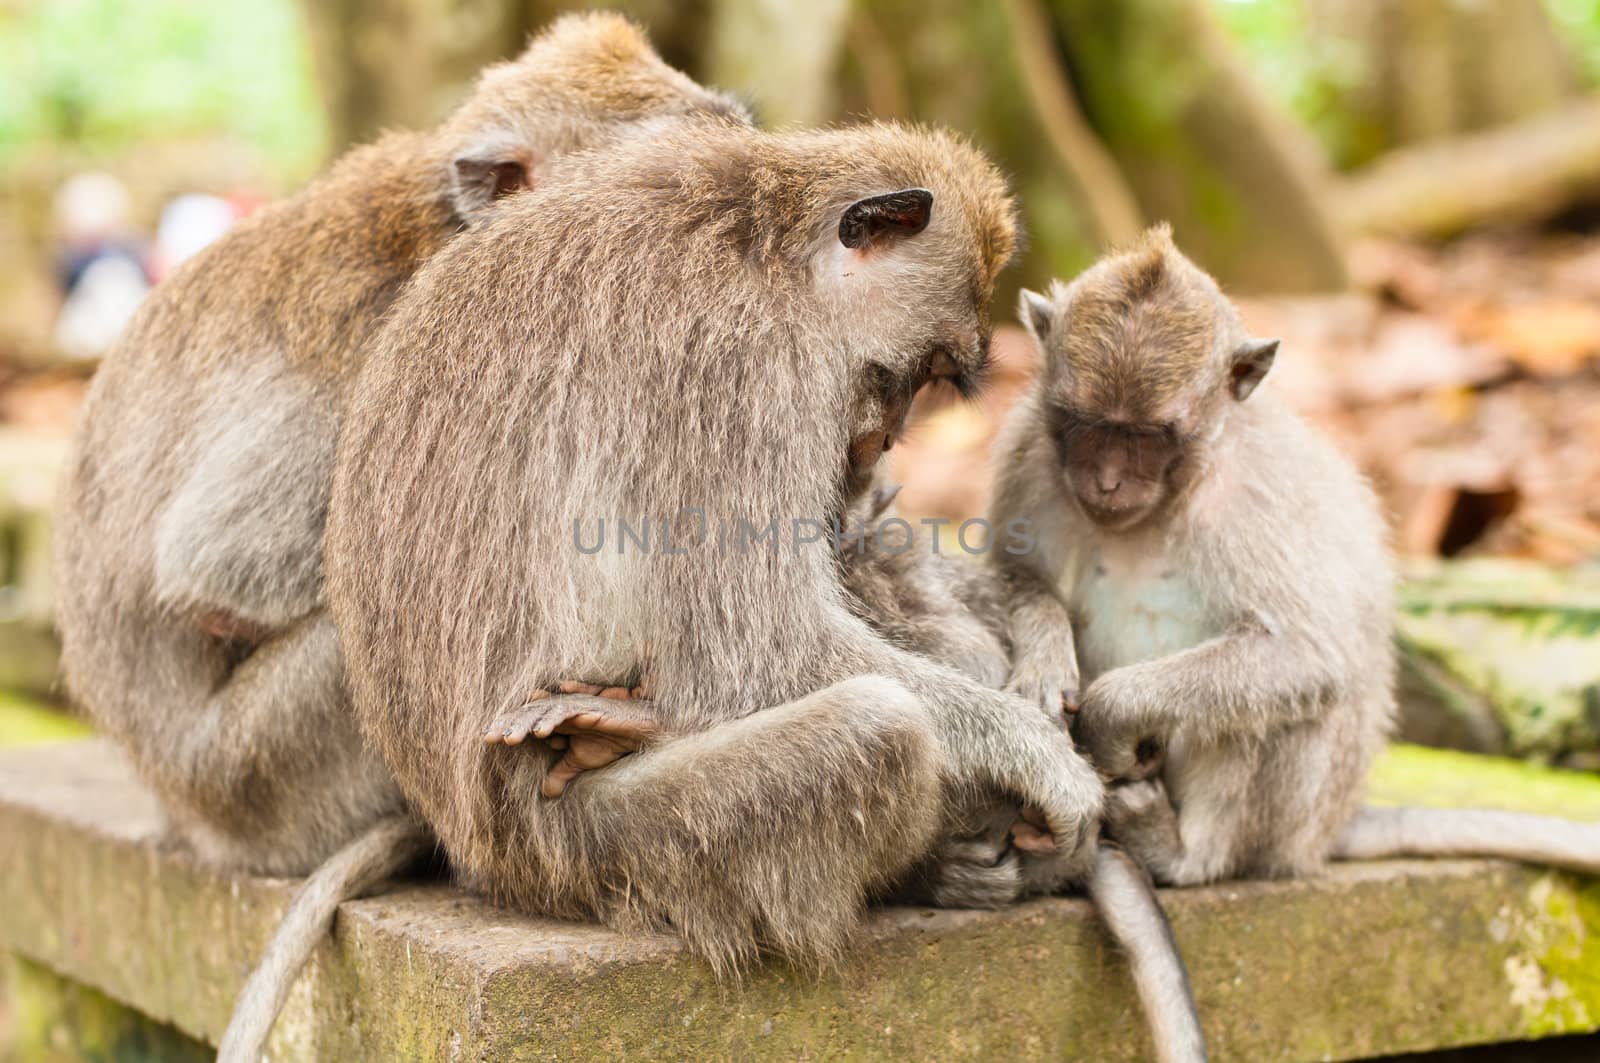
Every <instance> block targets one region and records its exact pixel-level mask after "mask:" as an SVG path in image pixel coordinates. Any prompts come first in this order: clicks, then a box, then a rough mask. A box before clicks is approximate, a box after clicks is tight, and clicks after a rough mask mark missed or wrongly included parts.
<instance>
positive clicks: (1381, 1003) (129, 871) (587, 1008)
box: [0, 741, 1600, 1060]
mask: <svg viewBox="0 0 1600 1063" xmlns="http://www.w3.org/2000/svg"><path fill="white" fill-rule="evenodd" d="M158 830H159V819H158V816H157V811H156V807H155V803H154V801H153V799H152V798H151V797H150V796H149V795H148V794H146V793H145V792H144V791H143V790H142V789H140V787H139V786H138V785H137V784H136V783H135V782H134V781H133V780H132V777H131V774H130V772H129V770H128V768H127V767H126V766H125V765H124V764H123V763H122V761H121V760H120V758H119V757H118V756H117V755H116V754H115V753H114V752H113V751H112V750H111V749H110V748H108V747H107V746H106V745H104V744H103V743H100V742H95V741H89V742H77V743H71V744H65V745H58V746H50V747H42V748H35V749H29V750H13V751H8V752H5V753H0V853H4V858H3V862H0V949H3V950H7V951H11V952H14V953H16V954H18V955H19V956H21V957H23V958H25V959H26V960H29V961H32V962H33V963H37V964H39V965H42V966H44V967H47V968H49V969H50V970H52V971H55V972H57V973H59V974H60V975H62V976H63V977H65V978H66V979H69V980H71V981H73V982H78V983H81V984H83V985H86V986H89V987H91V988H93V989H95V990H98V991H100V992H102V993H104V994H105V995H106V996H107V997H109V998H111V999H112V1000H114V1001H117V1002H120V1003H123V1004H126V1005H128V1006H130V1007H132V1008H134V1009H136V1010H137V1011H139V1012H141V1013H143V1014H145V1015H147V1016H150V1017H151V1018H153V1019H156V1020H158V1021H161V1022H167V1023H171V1024H172V1025H174V1026H176V1027H177V1028H178V1029H179V1030H182V1031H184V1032H186V1033H188V1034H190V1035H193V1036H195V1037H197V1038H200V1039H202V1040H205V1041H209V1042H211V1043H215V1040H216V1038H217V1036H218V1034H219V1033H220V1031H221V1030H222V1028H223V1025H224V1023H225V1021H226V1018H227V1015H228V1010H229V1007H230V1004H231V1001H232V999H233V995H234V993H235V992H236V991H237V990H238V987H239V985H240V983H241V982H242V981H243V979H244V977H245V975H246V973H247V972H248V970H249V967H250V964H251V961H252V958H253V957H254V956H255V954H256V952H257V950H258V949H259V948H260V946H261V944H262V942H263V941H264V940H265V939H266V937H267V935H268V933H269V932H270V930H271V927H272V925H273V923H274V921H275V920H276V918H277V916H278V914H279V912H280V911H281V910H282V907H283V905H284V904H285V902H286V900H287V898H288V897H289V895H290V892H291V889H292V886H293V884H292V883H286V882H277V881H267V880H256V879H230V878H227V877H223V876H218V875H215V874H212V873H210V872H208V871H206V870H204V869H202V868H200V867H198V866H196V865H195V864H194V863H192V862H191V861H190V860H188V859H187V858H185V857H183V856H182V855H180V854H176V853H171V852H164V851H162V850H161V849H160V848H159V847H158V845H157V844H156V841H155V839H156V836H157V832H158ZM1165 900H1166V903H1167V905H1168V907H1169V910H1170V911H1171V914H1172V919H1173V923H1174V925H1175V928H1176V931H1177V935H1178V939H1179V942H1180V944H1181V946H1182V948H1183V950H1184V952H1185V955H1186V956H1187V959H1188V963H1189V969H1190V971H1191V973H1192V975H1193V977H1194V981H1195V989H1196V994H1197V997H1198V999H1199V1003H1200V1008H1201V1011H1202V1014H1203V1017H1204V1019H1205V1024H1206V1031H1207V1034H1208V1035H1209V1036H1210V1038H1211V1043H1212V1047H1213V1058H1215V1059H1218V1060H1235V1059H1251V1060H1256V1059H1259V1060H1309V1059H1348V1058H1359V1057H1364V1056H1371V1055H1378V1054H1387V1053H1395V1052H1404V1051H1417V1050H1422V1049H1428V1048H1437V1047H1444V1046H1451V1045H1460V1044H1471V1043H1480V1042H1491V1041H1503V1040H1513V1039H1522V1038H1527V1037H1536V1036H1544V1035H1549V1034H1555V1033H1565V1032H1579V1031H1589V1030H1594V1029H1596V1028H1600V882H1595V881H1587V882H1586V881H1583V880H1574V879H1572V878H1569V877H1567V876H1563V875H1558V874H1551V873H1547V872H1542V871H1538V870H1532V869H1527V868H1520V867H1516V866H1513V865H1507V864H1500V863H1494V862H1484V861H1451V862H1437V863H1428V862H1397V863H1391V864H1353V865H1344V866H1340V867H1338V868H1336V869H1335V870H1334V871H1332V872H1330V873H1329V874H1328V875H1326V876H1325V877H1322V878H1320V879H1317V880H1314V881H1309V882H1298V883H1246V884H1234V885H1228V886H1223V887H1217V888H1209V889H1196V890H1183V891H1170V892H1168V893H1167V894H1166V897H1165ZM276 1047H277V1051H276V1052H275V1053H274V1058H281V1059H390V1058H404V1059H427V1060H434V1059H438V1060H468V1059H470V1060H480V1059H496V1060H498V1059H556V1058H560V1059H566V1060H571V1059H602V1058H604V1059H614V1058H616V1057H619V1056H630V1057H634V1056H637V1057H665V1058H685V1057H692V1058H704V1059H724V1058H725V1059H734V1058H749V1057H752V1056H756V1055H760V1056H770V1057H777V1058H797V1057H806V1058H817V1057H835V1056H849V1057H857V1058H860V1057H881V1058H905V1059H933V1058H938V1059H956V1058H969V1057H990V1058H1019V1057H1047V1058H1053V1059H1062V1058H1082V1059H1096V1060H1135V1059H1141V1058H1145V1057H1146V1056H1147V1052H1148V1046H1147V1042H1146V1040H1145V1037H1144V1034H1143V1031H1142V1022H1141V1018H1140V1015H1139V1012H1138V1008H1137V1006H1136V1004H1135V1001H1134V999H1133V994H1132V988H1131V985H1130V983H1129V980H1128V975H1127V971H1126V968H1125V965H1124V964H1123V962H1122V961H1121V959H1120V957H1119V956H1118V955H1117V954H1116V953H1115V952H1114V950H1113V949H1112V947H1111V946H1110V944H1109V942H1108V941H1107V940H1106V938H1105V936H1104V934H1103V933H1102V931H1101V929H1100V927H1099V925H1098V923H1097V921H1096V919H1095V917H1094V915H1093V912H1092V911H1091V910H1090V908H1089V907H1088V905H1087V904H1086V903H1085V902H1083V901H1079V900H1070V899H1059V900H1058V899H1048V900H1041V901H1036V902H1032V903H1029V904H1025V905H1022V906H1019V907H1017V908H1015V909H1012V910H1009V911H1005V912H997V913H976V912H956V911H932V910H920V909H896V910H889V911H884V912H880V913H876V914H875V915H873V916H872V917H871V918H870V919H869V920H868V923H867V926H866V928H865V930H864V932H863V940H862V942H861V945H860V947H859V948H858V949H857V950H856V955H855V958H854V959H853V960H852V962H851V965H850V966H849V967H848V969H846V970H843V971H840V972H838V973H837V974H836V975H834V976H831V977H829V978H826V979H822V980H817V979H811V978H807V977H804V976H801V975H797V974H795V973H794V972H792V971H787V970H781V969H774V968H768V969H764V970H761V971H758V972H756V973H755V974H754V975H753V976H751V977H750V978H749V979H748V980H746V981H745V982H744V983H742V984H740V985H737V986H729V985H719V984H717V983H716V982H715V981H714V980H713V979H712V978H711V977H710V975H709V973H708V972H707V971H706V969H705V968H704V967H703V966H702V965H701V964H700V963H698V962H697V961H695V960H694V959H692V958H691V957H689V956H687V955H686V954H685V953H684V952H683V951H682V950H681V949H680V948H679V947H678V946H677V945H676V943H675V942H674V941H673V940H671V939H670V938H661V937H647V938H631V939H625V938H623V937H620V936H618V935H616V934H613V933H610V932H608V931H605V930H601V929H599V928H596V927H590V926H582V925H574V924H570V923H561V922H554V921H550V920H540V919H530V918H524V917H520V916H516V915H512V914H509V913H506V912H502V911H498V910H496V909H494V908H491V907H489V906H488V905H486V904H484V903H482V902H480V901H478V900H476V899H475V898H472V897H469V896H466V895H464V894H461V893H459V892H457V891H455V890H452V889H450V888H448V887H446V886H443V885H438V884H406V885H403V886H401V887H398V888H397V889H396V890H395V891H394V892H392V893H389V894H386V895H384V896H382V897H378V898H373V899H369V900H364V901H359V902H354V903H351V904H347V905H346V906H345V907H344V908H343V909H341V911H340V915H339V919H338V925H337V928H336V932H335V935H334V939H333V940H332V941H330V942H329V944H328V945H326V946H325V947H323V948H322V949H321V950H320V951H319V954H318V956H317V958H316V961H315V964H314V968H313V970H312V971H311V972H310V976H309V977H307V978H305V979H303V980H302V984H301V986H300V987H299V989H298V990H297V991H296V993H295V995H294V997H293V998H292V1000H291V1003H290V1007H289V1009H288V1011H287V1013H286V1014H285V1016H284V1019H283V1020H282V1021H281V1022H280V1024H279V1030H278V1034H277V1040H276Z"/></svg>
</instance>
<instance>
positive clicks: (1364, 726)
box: [993, 228, 1600, 885]
mask: <svg viewBox="0 0 1600 1063" xmlns="http://www.w3.org/2000/svg"><path fill="white" fill-rule="evenodd" d="M1022 316H1023V319H1024V323H1025V325H1026V326H1027V328H1028V330H1029V331H1030V332H1031V333H1032V334H1033V337H1034V339H1035V340H1036V341H1037V343H1038V344H1039V346H1040V348H1041V350H1042V352H1043V354H1044V364H1043V369H1042V372H1041V374H1040V376H1039V379H1038V381H1037V382H1036V383H1035V385H1034V386H1033V388H1032V389H1031V391H1030V392H1029V393H1028V395H1027V396H1026V397H1025V398H1024V399H1023V400H1022V401H1021V402H1020V403H1019V404H1018V406H1017V408H1016V409H1015V410H1014V411H1013V413H1012V415H1011V418H1010V420H1009V422H1008V424H1007V426H1006V430H1005V431H1004V432H1003V433H1002V436H1001V440H1000V443H999V445H998V446H999V449H998V450H997V454H998V457H999V461H1000V467H999V481H998V490H997V496H996V503H995V513H994V514H993V518H994V520H995V521H996V522H997V523H999V522H1004V521H1008V520H1013V519H1028V520H1031V522H1032V531H1033V534H1034V537H1035V541H1036V544H1037V548H1036V549H1035V550H1034V551H1032V552H1031V553H1022V554H1007V553H999V554H997V555H996V557H997V559H998V560H999V561H1000V562H1001V565H1002V568H1003V570H1004V575H1005V577H1006V578H1007V580H1008V581H1009V585H1010V593H1011V599H1010V607H1011V627H1010V634H1011V638H1012V641H1013V645H1014V654H1015V664H1014V666H1013V671H1012V675H1011V679H1010V681H1009V682H1010V685H1011V687H1012V688H1013V689H1016V690H1018V691H1021V692H1023V693H1024V694H1026V695H1027V696H1028V697H1030V698H1031V699H1032V700H1034V701H1035V702H1036V703H1037V704H1038V705H1039V706H1040V707H1041V708H1042V709H1043V710H1044V711H1045V713H1046V714H1048V715H1049V716H1051V717H1052V718H1058V719H1059V718H1061V714H1062V712H1063V710H1064V709H1065V710H1066V711H1067V713H1068V715H1070V716H1071V723H1072V730H1073V733H1074V734H1075V736H1076V737H1077V739H1078V741H1079V743H1080V745H1081V746H1082V747H1083V748H1085V749H1086V750H1087V752H1088V753H1089V754H1090V757H1091V759H1092V760H1093V762H1094V764H1095V766H1096V767H1097V768H1098V769H1099V770H1100V771H1101V773H1102V775H1103V776H1104V777H1105V778H1108V779H1111V780H1120V781H1121V782H1122V785H1118V786H1115V787H1113V788H1112V789H1111V790H1110V791H1109V792H1108V795H1107V799H1106V821H1107V824H1108V827H1109V830H1110V833H1111V834H1112V836H1113V837H1115V838H1116V839H1117V840H1118V842H1120V843H1121V844H1122V845H1123V846H1124V847H1126V849H1127V850H1128V852H1129V853H1130V854H1131V855H1133V856H1134V857H1135V858H1136V859H1137V860H1139V862H1140V863H1142V864H1143V865H1144V866H1145V867H1146V868H1147V869H1148V870H1149V871H1150V872H1151V873H1152V874H1153V875H1154V876H1155V878H1156V879H1157V881H1160V882H1164V883H1171V884H1180V885H1182V884H1192V883H1201V882H1210V881H1214V880H1216V879H1219V878H1224V877H1229V876H1276V875H1300V874H1305V873H1308V872H1311V871H1315V870H1316V869H1317V868H1319V867H1321V866H1322V865H1323V863H1324V862H1325V861H1326V860H1327V859H1328V857H1329V856H1330V854H1331V853H1332V852H1333V851H1334V850H1335V848H1336V845H1337V846H1338V847H1339V849H1340V851H1342V852H1343V853H1345V854H1348V855H1367V856H1378V855H1389V854H1395V853H1401V852H1410V853H1419V854H1420V853H1445V852H1458V853H1466V852H1477V853H1483V854H1485V855H1495V854H1503V855H1518V856H1528V855H1529V847H1527V846H1523V847H1521V848H1518V847H1515V846H1513V845H1512V844H1510V843H1511V842H1513V841H1514V833H1513V832H1512V830H1511V826H1510V825H1511V823H1512V822H1513V821H1515V822H1518V823H1521V824H1524V825H1526V826H1534V825H1537V826H1538V827H1539V828H1540V829H1541V830H1542V831H1548V832H1551V833H1552V834H1554V835H1559V837H1560V839H1561V844H1560V845H1551V846H1549V847H1547V848H1546V849H1545V850H1544V853H1543V855H1541V856H1540V857H1539V858H1540V859H1544V860H1547V861H1548V862H1552V863H1561V864H1563V865H1564V866H1576V867H1587V868H1589V869H1595V868H1597V867H1600V831H1597V830H1595V829H1594V828H1593V827H1591V826H1587V825H1579V824H1566V823H1561V822H1560V821H1556V820H1548V819H1541V818H1540V817H1507V816H1505V815H1504V814H1494V813H1465V812H1463V813H1455V812H1434V813H1429V812H1424V811H1423V810H1405V814H1404V815H1401V814H1399V812H1398V810H1381V809H1373V810H1366V811H1362V812H1361V814H1360V816H1359V817H1358V818H1356V819H1355V822H1354V824H1353V825H1352V817H1356V816H1357V812H1358V808H1359V804H1360V800H1361V794H1362V790H1363V785H1364V780H1365V777H1366V774H1367V768H1368V766H1369V764H1370V763H1371V760H1372V757H1373V755H1374V754H1375V753H1376V752H1377V751H1378V750H1379V749H1380V748H1381V746H1382V745H1383V742H1384V739H1385V737H1386V735H1387V733H1388V729H1389V726H1390V722H1391V715H1392V712H1393V706H1394V696H1393V691H1392V687H1393V677H1394V668H1395V665H1394V650H1393V643H1392V640H1391V632H1390V625H1391V613H1390V598H1391V584H1392V574H1391V565H1390V561H1389V557H1388V554H1387V551H1386V549H1385V543H1384V539H1385V534H1384V527H1383V521H1382V519H1381V518H1380V516H1379V513H1378V507H1377V504H1376V501H1375V499H1374V497H1373V495H1372V492H1371V491H1370V490H1369V488H1368V487H1367V485H1366V484H1365V483H1364V482H1363V481H1362V479H1361V477H1360V476H1359V475H1358V474H1357V472H1356V471H1355V470H1354V468H1352V467H1351V465H1350V464H1349V462H1348V461H1347V460H1346V459H1344V458H1343V457H1341V456H1340V455H1339V454H1338V453H1337V451H1335V450H1334V449H1333V447H1332V446H1331V445H1329V444H1328V443H1327V442H1325V441H1323V440H1321V439H1320V438H1318V437H1317V436H1316V435H1314V434H1313V433H1312V432H1311V431H1310V430H1308V429H1307V428H1306V426H1305V425H1304V424H1303V423H1302V422H1301V421H1300V420H1299V419H1298V418H1297V417H1295V415H1294V414H1292V413H1291V412H1290V411H1289V410H1288V409H1287V408H1286V407H1284V406H1283V405H1282V404H1280V403H1279V402H1278V401H1277V400H1276V399H1275V398H1274V397H1273V396H1272V395H1271V394H1270V393H1268V392H1259V393H1258V392H1257V385H1258V384H1259V383H1260V382H1261V380H1262V378H1263V377H1264V376H1265V375H1266V373H1267V370H1268V369H1269V368H1270V367H1271V365H1272V360H1273V357H1274V355H1275V352H1276V348H1277V343H1276V342H1275V341H1271V340H1258V339H1253V338H1251V337H1250V336H1249V335H1248V334H1247V333H1246V332H1245V330H1244V328H1243V326H1242V325H1241V323H1240V320H1239V316H1238V314H1237V312H1236V311H1235V309H1234V307H1233V306H1232V304H1231V303H1229V302H1228V301H1227V299H1226V298H1224V297H1223V295H1222V293H1221V292H1220V291H1219V290H1218V288H1217V286H1216V284H1215V283H1214V282H1213V281H1212V280H1211V278H1210V277H1208V276H1207V275H1206V274H1204V273H1203V272H1201V271H1200V270H1199V269H1198V268H1197V267H1195V266H1194V265H1193V264H1192V263H1190V262H1189V261H1188V260H1187V259H1186V258H1184V257H1183V256H1182V255H1181V254H1180V253H1179V252H1178V251H1177V249H1176V248H1174V247H1173V245H1172V242H1171V238H1170V235H1169V234H1168V232H1167V231H1166V229H1165V228H1160V229H1156V230H1153V231H1152V232H1150V233H1149V234H1147V235H1146V236H1145V238H1144V239H1143V241H1142V242H1141V243H1140V244H1139V246H1137V247H1135V248H1133V249H1132V250H1130V251H1128V252H1126V253H1123V254H1119V255H1116V256H1113V257H1111V258H1108V259H1106V260H1104V261H1102V262H1100V263H1099V264H1098V265H1096V266H1094V267H1093V268H1092V269H1090V270H1088V271H1087V272H1086V273H1084V274H1083V275H1082V276H1080V277H1079V278H1077V279H1076V280H1075V281H1074V282H1073V283H1072V284H1070V285H1057V286H1056V287H1054V288H1053V289H1052V291H1051V294H1050V297H1049V298H1044V297H1041V296H1039V295H1036V294H1033V293H1030V292H1024V293H1023V298H1022ZM1074 705H1081V707H1079V708H1077V709H1076V711H1075V712H1073V708H1074ZM1347 825H1348V826H1349V827H1350V833H1349V834H1348V835H1347V836H1346V839H1345V841H1343V842H1342V843H1341V842H1340V836H1341V831H1344V830H1345V829H1346V827H1347Z"/></svg>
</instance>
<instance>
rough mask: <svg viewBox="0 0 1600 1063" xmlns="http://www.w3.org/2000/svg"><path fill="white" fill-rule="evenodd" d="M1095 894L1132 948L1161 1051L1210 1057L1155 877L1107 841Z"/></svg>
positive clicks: (1163, 1055) (1165, 1057)
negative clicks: (1157, 889) (1158, 893)
mask: <svg viewBox="0 0 1600 1063" xmlns="http://www.w3.org/2000/svg"><path fill="white" fill-rule="evenodd" d="M1089 896H1090V898H1091V899H1092V900H1093V901H1094V906H1095V908H1096V909H1098V910H1099V912H1100V918H1102V919H1104V920H1105V921H1106V925H1107V926H1108V927H1110V929H1111V936H1112V937H1114V938H1116V940H1117V943H1118V944H1119V945H1121V946H1122V948H1123V950H1124V951H1125V952H1127V954H1128V959H1129V962H1130V963H1131V964H1132V967H1133V981H1134V985H1135V987H1136V988H1137V989H1138V991H1139V1002H1140V1004H1142V1005H1143V1007H1144V1013H1145V1018H1146V1019H1147V1020H1148V1021H1149V1023H1150V1032H1151V1035H1152V1036H1153V1037H1154V1039H1155V1045H1156V1057H1157V1058H1158V1059H1160V1060H1161V1063H1205V1058H1206V1041H1205V1035H1204V1034H1203V1033H1202V1032H1201V1031H1200V1013H1199V1011H1198V1010H1197V1009H1196V1008H1195V1004H1194V991H1193V990H1192V989H1191V988H1190V987H1189V972H1188V970H1187V969H1186V968H1185V967H1184V965H1183V957H1182V956H1180V955H1179V954H1178V942H1177V939H1176V938H1174V937H1173V936H1172V925H1171V924H1170V923H1168V922H1167V913H1166V912H1164V911H1162V909H1161V902H1160V900H1158V899H1157V897H1156V891H1155V887H1153V886H1152V885H1151V884H1150V879H1149V877H1148V876H1146V875H1145V873H1144V871H1143V870H1142V869H1141V868H1140V867H1139V866H1138V864H1136V863H1134V861H1133V859H1132V858H1131V857H1129V856H1128V855H1127V854H1126V853H1124V852H1123V851H1122V850H1120V849H1117V848H1113V847H1112V846H1108V845H1105V844H1102V845H1101V846H1100V849H1099V852H1098V853H1096V855H1095V864H1094V870H1093V871H1092V872H1090V875H1089Z"/></svg>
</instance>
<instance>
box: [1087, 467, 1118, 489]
mask: <svg viewBox="0 0 1600 1063" xmlns="http://www.w3.org/2000/svg"><path fill="white" fill-rule="evenodd" d="M1094 485H1095V486H1096V487H1098V488H1099V489H1100V493H1101V494H1103V495H1109V494H1113V493H1114V492H1115V491H1116V489H1117V488H1119V487H1121V486H1122V476H1121V475H1120V474H1118V473H1115V472H1111V471H1109V470H1106V469H1102V470H1100V472H1099V473H1097V474H1096V475H1095V478H1094Z"/></svg>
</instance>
